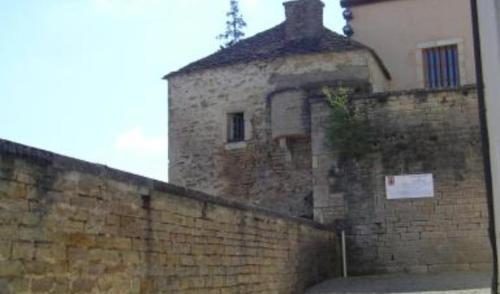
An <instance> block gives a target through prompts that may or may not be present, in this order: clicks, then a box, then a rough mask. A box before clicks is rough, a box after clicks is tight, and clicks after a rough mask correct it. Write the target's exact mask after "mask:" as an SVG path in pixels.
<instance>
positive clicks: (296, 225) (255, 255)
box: [0, 140, 337, 294]
mask: <svg viewBox="0 0 500 294" xmlns="http://www.w3.org/2000/svg"><path fill="white" fill-rule="evenodd" d="M335 243H336V238H335V234H334V233H333V232H332V231H329V230H327V229H325V228H324V227H322V226H321V225H318V224H316V223H313V222H311V221H305V220H300V219H294V218H290V217H282V216H281V215H278V214H276V213H273V212H269V211H265V210H262V209H257V208H252V207H248V206H244V205H241V204H238V203H235V202H229V201H224V200H221V199H215V198H212V197H210V196H207V195H205V194H201V193H198V192H193V191H189V190H186V189H184V188H179V187H176V186H172V185H169V184H165V183H161V182H157V181H153V180H149V179H145V178H142V177H139V176H135V175H131V174H127V173H124V172H120V171H117V170H113V169H110V168H107V167H105V166H100V165H95V164H91V163H87V162H83V161H78V160H75V159H71V158H67V157H63V156H59V155H55V154H52V153H48V152H44V151H41V150H36V149H33V148H29V147H25V146H22V145H18V144H14V143H11V142H7V141H2V140H0V293H172V294H173V293H183V294H186V293H200V294H201V293H204V294H205V293H217V294H221V293H284V294H288V293H302V292H301V291H302V289H304V287H306V286H309V285H311V284H313V283H315V282H318V281H320V280H322V279H324V278H327V277H330V276H332V274H333V273H334V271H335V268H337V266H336V263H335V256H336V254H337V253H336V245H335Z"/></svg>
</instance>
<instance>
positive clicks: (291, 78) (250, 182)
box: [168, 50, 386, 218]
mask: <svg viewBox="0 0 500 294" xmlns="http://www.w3.org/2000/svg"><path fill="white" fill-rule="evenodd" d="M385 79H386V78H385V76H384V75H383V73H382V71H381V69H380V67H379V65H378V63H377V61H376V60H375V59H374V57H373V55H372V54H371V53H370V52H369V51H367V50H356V51H349V52H332V53H321V54H309V55H297V56H289V57H280V58H275V59H270V60H262V61H255V62H251V63H242V64H236V65H231V66H226V67H219V68H214V69H210V70H201V71H196V72H192V73H188V74H180V75H174V76H172V77H169V81H168V82H169V161H170V166H169V177H170V181H171V182H172V183H174V184H178V185H181V186H185V187H189V188H193V189H196V190H200V191H204V192H206V193H209V194H213V195H217V196H221V197H225V198H231V199H234V198H235V199H237V200H239V201H244V202H246V203H250V204H253V205H259V206H262V207H268V208H272V209H273V210H276V211H280V212H283V213H287V214H290V215H293V216H303V217H309V218H312V202H311V197H312V176H311V153H310V150H311V149H310V148H311V147H310V146H311V144H310V139H309V134H306V135H305V136H304V134H300V135H301V136H295V137H292V138H291V140H287V141H286V142H284V143H286V144H283V142H281V143H280V142H279V140H276V138H273V130H272V123H271V122H272V121H273V120H274V122H276V120H280V119H281V120H283V121H284V123H282V124H280V123H279V122H278V123H277V124H275V133H276V132H277V133H278V136H279V135H283V134H285V135H294V134H293V133H290V132H296V131H297V130H298V131H302V132H308V131H309V125H308V124H309V121H310V120H309V118H308V110H307V109H299V108H297V109H296V110H297V111H296V114H297V115H298V116H299V117H305V116H307V119H305V120H304V121H300V122H299V124H295V125H293V126H291V125H290V124H288V122H289V120H288V117H285V115H284V114H286V113H288V112H283V111H281V112H280V111H277V110H272V109H271V108H272V105H273V102H276V101H278V100H279V99H280V97H281V98H285V99H286V98H288V96H291V97H292V98H294V99H295V98H297V97H296V93H300V91H301V90H302V89H303V88H304V87H308V86H309V85H317V84H324V83H331V82H335V81H351V80H356V81H362V82H365V83H367V84H369V85H370V86H371V89H372V90H374V91H380V90H383V89H384V87H385V82H386V80H385ZM287 91H289V92H290V95H288V96H287V93H286V92H287ZM298 98H302V101H299V100H296V99H295V100H294V103H295V104H296V105H297V106H298V107H303V106H307V101H306V97H305V96H304V97H298ZM273 99H276V100H273ZM274 105H275V106H276V107H284V106H283V105H284V104H283V103H279V101H278V102H277V103H274ZM290 106H291V105H288V107H290ZM231 112H244V115H245V127H246V135H245V142H241V143H237V144H228V143H227V136H226V135H227V130H226V127H227V114H228V113H231ZM272 115H277V116H276V117H272ZM285 125H287V126H288V128H284V126H285Z"/></svg>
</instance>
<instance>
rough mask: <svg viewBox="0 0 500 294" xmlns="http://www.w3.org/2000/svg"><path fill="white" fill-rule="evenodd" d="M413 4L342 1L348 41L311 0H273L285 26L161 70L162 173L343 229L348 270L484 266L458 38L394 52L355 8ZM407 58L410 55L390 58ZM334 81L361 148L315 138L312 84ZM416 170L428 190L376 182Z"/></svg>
mask: <svg viewBox="0 0 500 294" xmlns="http://www.w3.org/2000/svg"><path fill="white" fill-rule="evenodd" d="M425 1H431V0H425ZM425 1H416V0H406V1H386V2H385V1H354V0H352V1H343V5H344V6H345V7H350V8H352V9H348V10H347V12H346V13H345V15H346V18H347V19H348V20H349V25H350V30H352V31H353V32H354V37H353V38H347V37H344V36H341V35H339V34H337V33H334V32H332V31H330V30H328V29H327V28H325V27H324V26H323V6H324V4H323V3H322V2H321V1H320V0H296V1H289V2H285V3H284V7H285V15H286V20H285V21H284V22H283V23H281V24H279V25H277V26H275V27H273V28H271V29H269V30H267V31H264V32H262V33H259V34H257V35H255V36H253V37H250V38H248V39H245V40H242V41H240V42H239V43H237V44H236V45H234V46H232V47H229V48H225V49H221V50H219V51H218V52H216V53H214V54H212V55H210V56H208V57H206V58H203V59H201V60H198V61H196V62H193V63H191V64H189V65H187V66H185V67H183V68H181V69H180V70H178V71H176V72H173V73H170V74H168V75H166V76H165V79H167V80H168V92H169V161H170V166H169V177H170V181H171V182H172V183H174V184H178V185H182V186H186V187H188V188H192V189H196V190H200V191H203V192H206V193H209V194H212V195H216V196H219V197H223V198H227V199H230V200H236V201H240V202H245V203H247V204H251V205H255V206H261V207H265V208H268V209H272V210H275V211H279V212H283V213H286V214H289V215H292V216H301V217H305V218H314V219H315V220H317V221H319V222H322V223H324V224H335V225H337V226H338V227H342V228H344V229H345V230H346V232H347V236H348V242H347V244H348V246H347V250H348V262H349V264H350V267H349V269H350V273H353V274H365V273H379V272H400V271H412V272H432V271H446V270H489V269H490V267H491V249H490V244H489V240H488V233H487V230H488V209H487V201H486V195H485V186H484V180H483V164H482V153H481V148H480V142H481V140H480V131H479V125H478V123H479V121H478V117H477V113H478V111H477V94H476V88H475V86H474V85H473V82H474V76H473V73H470V75H468V73H469V70H468V69H467V67H469V66H473V65H470V64H469V63H468V62H467V59H464V58H463V56H464V55H465V56H467V54H470V52H469V51H468V48H469V45H470V44H468V42H469V41H468V40H469V39H470V38H469V37H468V36H465V35H464V36H462V37H460V36H459V37H456V38H452V37H450V36H448V37H446V38H448V39H450V40H451V39H453V40H455V41H456V40H458V39H460V38H462V43H461V44H462V45H460V44H454V43H453V44H451V43H440V42H438V41H436V42H435V43H432V42H431V41H433V40H436V39H434V37H433V36H431V37H429V38H430V39H432V40H430V39H429V41H428V42H427V43H425V44H426V46H423V45H422V46H420V45H417V44H419V42H421V41H420V40H419V41H416V40H414V41H415V42H414V43H415V45H416V47H415V48H417V49H412V51H411V53H408V52H407V53H401V54H400V53H398V54H399V55H398V54H392V53H390V52H392V51H398V50H406V49H407V47H405V46H407V44H405V45H404V46H403V45H402V47H401V48H400V49H397V48H389V47H388V46H385V47H384V45H383V44H388V45H390V44H392V42H391V41H387V42H384V40H385V39H384V36H383V35H381V34H379V35H377V36H378V37H375V39H376V41H377V42H374V43H371V42H370V38H371V37H372V33H371V32H370V30H375V31H376V27H377V25H378V21H377V22H375V21H373V22H371V23H365V22H364V21H366V20H363V19H361V18H360V17H359V18H358V17H357V15H363V13H364V12H363V11H364V10H363V9H366V8H370V7H371V8H373V10H374V11H375V12H376V11H378V10H377V6H376V5H395V6H394V7H397V6H398V5H411V4H409V3H416V2H418V3H423V2H425ZM367 2H370V3H371V4H367ZM376 2H381V3H379V4H377V3H376ZM400 2H404V3H400ZM434 2H436V1H434ZM437 2H439V1H437ZM415 5H416V4H415ZM421 5H425V4H421ZM420 8H421V7H420ZM398 9H400V8H398ZM398 9H395V11H399V10H398ZM422 9H423V8H422ZM457 9H458V8H457ZM461 12H462V13H465V12H463V11H461ZM349 14H351V15H349ZM373 15H376V13H374V14H373ZM444 21H447V20H444ZM368 27H371V29H369V28H368ZM426 31H427V29H425V30H424V32H426ZM444 31H446V30H444ZM348 32H349V30H348ZM460 33H463V31H460ZM418 34H420V32H415V34H413V35H418ZM450 34H452V35H453V32H451V33H450ZM410 35H411V36H412V34H410ZM437 37H439V36H437ZM365 38H366V39H367V41H368V42H366V44H368V45H369V46H373V48H375V49H377V52H376V51H375V50H373V49H372V48H371V47H369V46H367V45H365V42H364V39H365ZM387 38H391V36H389V37H387ZM439 38H441V37H439ZM443 39H445V38H443ZM422 42H423V41H422ZM431 44H434V45H435V47H432V46H431ZM405 48H406V49H405ZM460 48H462V49H460ZM387 52H389V53H387ZM464 52H465V53H464ZM467 52H469V53H467ZM379 54H380V55H379ZM405 54H414V55H413V56H414V60H415V64H413V65H412V64H406V65H405V66H399V65H400V63H399V62H400V61H398V58H399V57H398V56H400V55H405ZM381 56H382V58H381ZM386 56H387V58H388V59H387V60H388V61H387V64H388V65H389V66H388V67H387V66H386V63H385V62H386V59H385V58H384V57H386ZM418 56H420V57H418ZM391 58H393V59H391ZM418 60H420V63H421V64H420V65H419V64H418V62H417V61H418ZM464 60H465V61H466V62H462V61H464ZM412 66H413V68H410V67H412ZM420 66H421V67H420ZM416 67H418V69H417V68H416ZM466 69H467V70H466ZM465 70H466V71H465ZM408 71H412V72H413V73H414V75H413V74H408ZM418 72H420V75H421V76H422V81H421V82H422V83H421V84H420V83H419V82H418V81H417V80H418V79H417V76H418ZM464 72H467V74H465V75H464ZM340 86H341V87H344V88H348V89H349V90H350V91H349V93H350V106H351V108H352V111H354V112H355V113H357V114H359V116H360V117H362V118H363V121H364V122H365V123H366V125H367V126H368V127H369V130H370V133H371V135H372V137H373V138H375V139H374V140H372V141H371V143H370V144H371V146H370V148H369V150H367V151H366V154H364V155H365V156H363V158H359V159H353V158H350V159H349V158H347V159H346V158H339V157H338V156H334V152H333V150H331V148H330V147H328V144H327V142H326V132H327V131H328V126H329V124H330V120H331V109H330V107H329V105H328V103H327V102H326V99H325V96H324V94H323V91H322V89H324V87H328V88H330V89H332V91H335V89H337V88H338V87H340ZM414 174H417V175H421V174H426V175H430V176H431V178H432V189H433V191H432V193H431V194H432V195H431V194H429V195H426V196H428V197H425V198H418V199H396V200H394V199H388V197H387V196H388V194H387V189H388V188H387V187H388V186H387V185H388V182H387V181H388V179H393V178H394V176H405V175H414ZM390 181H392V180H390ZM389 184H390V183H389Z"/></svg>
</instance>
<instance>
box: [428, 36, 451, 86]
mask: <svg viewBox="0 0 500 294" xmlns="http://www.w3.org/2000/svg"><path fill="white" fill-rule="evenodd" d="M422 53H423V64H424V80H425V87H426V88H430V89H436V88H452V87H458V86H459V85H460V70H459V65H458V50H457V45H449V46H441V47H433V48H426V49H423V52H422Z"/></svg>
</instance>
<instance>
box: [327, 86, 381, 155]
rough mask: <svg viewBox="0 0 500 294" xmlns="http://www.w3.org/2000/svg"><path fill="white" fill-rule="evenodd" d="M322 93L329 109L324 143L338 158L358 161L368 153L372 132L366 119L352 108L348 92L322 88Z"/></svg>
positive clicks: (340, 89) (372, 138)
mask: <svg viewBox="0 0 500 294" xmlns="http://www.w3.org/2000/svg"><path fill="white" fill-rule="evenodd" d="M322 92H323V94H324V95H325V97H326V101H327V102H328V105H329V106H330V108H331V114H330V116H329V118H328V124H327V126H326V143H327V145H328V147H329V148H330V149H331V151H332V152H333V153H334V154H335V155H336V156H338V157H340V158H344V159H358V160H359V159H361V158H362V157H364V156H365V155H366V154H368V153H370V152H371V151H372V149H373V147H372V146H373V143H374V141H375V140H374V136H373V132H372V131H371V129H370V126H369V124H368V121H367V119H366V118H364V117H363V116H362V115H361V114H360V113H358V112H356V111H355V109H354V107H352V103H351V102H350V99H349V90H348V89H346V88H342V87H340V88H337V89H336V90H334V91H332V90H330V88H328V87H323V88H322Z"/></svg>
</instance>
